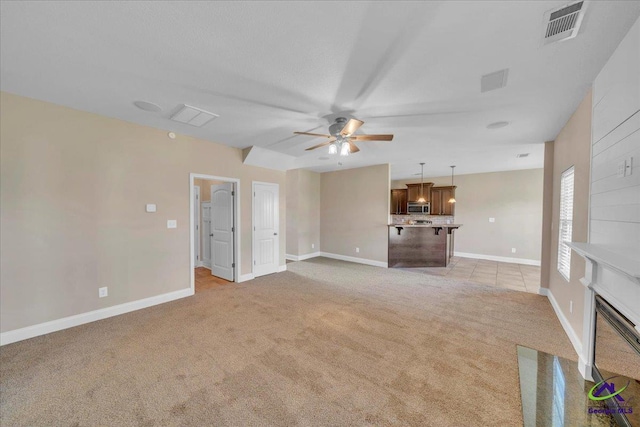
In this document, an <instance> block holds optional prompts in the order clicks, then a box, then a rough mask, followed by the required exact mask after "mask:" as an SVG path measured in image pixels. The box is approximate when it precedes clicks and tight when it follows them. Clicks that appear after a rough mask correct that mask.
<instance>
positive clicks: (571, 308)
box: [569, 301, 573, 313]
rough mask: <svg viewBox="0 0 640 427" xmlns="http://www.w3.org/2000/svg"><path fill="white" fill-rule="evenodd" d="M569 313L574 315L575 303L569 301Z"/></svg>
mask: <svg viewBox="0 0 640 427" xmlns="http://www.w3.org/2000/svg"><path fill="white" fill-rule="evenodd" d="M569 313H573V301H569Z"/></svg>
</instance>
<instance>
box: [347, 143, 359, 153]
mask: <svg viewBox="0 0 640 427" xmlns="http://www.w3.org/2000/svg"><path fill="white" fill-rule="evenodd" d="M349 147H350V149H351V153H352V154H353V153H357V152H358V151H360V149H359V148H358V147H356V144H354V143H353V142H349Z"/></svg>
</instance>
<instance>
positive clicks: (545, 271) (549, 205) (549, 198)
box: [540, 141, 554, 288]
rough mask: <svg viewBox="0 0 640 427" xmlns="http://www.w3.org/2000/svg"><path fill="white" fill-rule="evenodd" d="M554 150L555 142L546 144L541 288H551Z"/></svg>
mask: <svg viewBox="0 0 640 427" xmlns="http://www.w3.org/2000/svg"><path fill="white" fill-rule="evenodd" d="M553 150H554V142H553V141H547V142H545V143H544V165H545V166H544V190H543V197H542V250H541V251H540V259H541V260H542V262H541V264H540V287H541V288H548V287H549V272H550V270H551V265H550V264H549V253H551V225H552V224H551V219H552V217H553Z"/></svg>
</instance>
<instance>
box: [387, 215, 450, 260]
mask: <svg viewBox="0 0 640 427" xmlns="http://www.w3.org/2000/svg"><path fill="white" fill-rule="evenodd" d="M460 227H462V224H389V267H390V268H391V267H446V266H447V265H448V264H449V261H450V260H451V257H452V256H453V243H454V241H453V239H454V231H455V230H456V229H458V228H460Z"/></svg>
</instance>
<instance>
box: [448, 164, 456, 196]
mask: <svg viewBox="0 0 640 427" xmlns="http://www.w3.org/2000/svg"><path fill="white" fill-rule="evenodd" d="M450 167H451V186H452V187H453V169H454V168H455V166H450ZM451 190H452V191H453V188H452V189H451ZM455 202H456V199H455V198H454V197H453V194H452V195H451V198H450V199H449V203H455Z"/></svg>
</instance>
